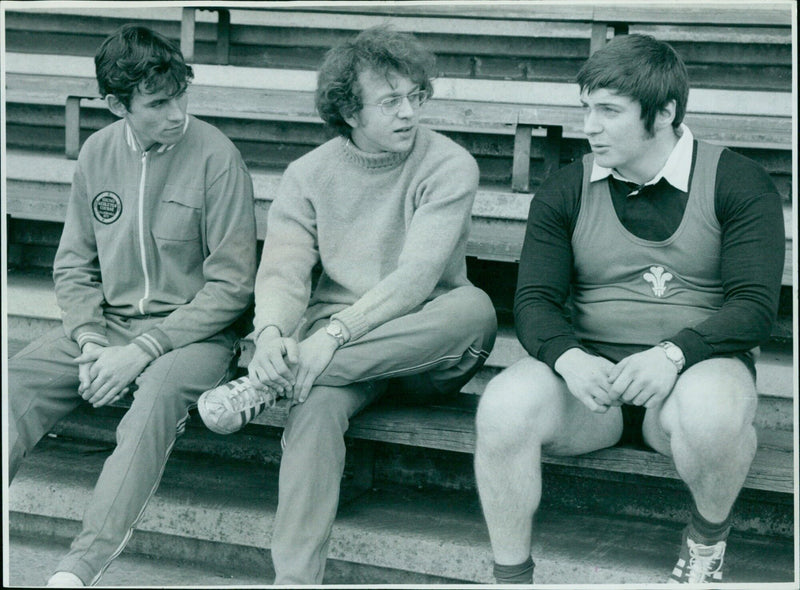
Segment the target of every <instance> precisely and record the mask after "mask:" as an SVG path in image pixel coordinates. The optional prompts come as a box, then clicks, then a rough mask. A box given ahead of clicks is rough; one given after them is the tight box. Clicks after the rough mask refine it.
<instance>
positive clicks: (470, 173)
mask: <svg viewBox="0 0 800 590" xmlns="http://www.w3.org/2000/svg"><path fill="white" fill-rule="evenodd" d="M478 179H479V171H478V165H477V163H476V162H475V160H474V158H472V156H470V155H469V154H466V153H464V154H463V155H462V154H461V152H459V153H458V154H457V155H455V156H453V157H451V158H448V159H447V160H444V161H442V162H441V163H440V164H439V165H438V166H436V167H435V169H434V171H433V172H432V173H431V174H430V175H429V176H428V177H427V178H426V179H425V180H424V181H423V184H422V186H421V187H420V188H419V189H418V190H420V191H421V198H420V200H419V207H418V208H417V209H416V211H415V212H414V215H413V217H412V219H411V223H410V224H409V227H408V230H407V233H406V238H405V242H404V244H403V248H402V250H401V252H400V256H399V258H398V261H397V268H396V269H395V270H394V271H392V272H391V273H389V274H388V275H386V276H385V277H384V278H383V279H382V280H381V281H380V282H378V283H377V284H376V285H375V286H374V287H372V288H371V289H369V290H368V291H367V292H366V293H364V294H363V295H362V296H361V297H360V298H359V299H358V300H357V301H356V302H355V303H353V304H352V305H351V306H350V307H347V308H345V309H343V310H341V311H339V312H338V313H335V314H334V315H333V316H332V317H333V318H335V319H337V320H339V321H340V322H342V323H343V324H344V326H345V327H346V328H347V330H348V331H349V333H350V339H351V340H355V339H357V338H360V337H361V336H363V335H364V334H365V333H367V332H368V331H370V330H372V329H374V328H375V327H377V326H380V325H381V324H383V323H385V322H387V321H389V320H391V319H394V318H396V317H399V316H401V315H403V314H406V313H408V312H410V311H411V310H412V309H414V308H415V307H417V306H418V305H420V304H421V303H423V302H424V301H425V300H426V299H427V298H428V297H429V296H430V294H431V293H432V292H433V290H434V289H435V287H436V285H437V284H438V282H439V280H440V279H441V277H442V274H443V273H444V270H445V268H446V267H447V265H448V264H449V263H450V262H451V260H452V259H453V256H454V254H455V251H456V247H457V245H458V243H459V241H460V240H461V239H462V238H463V237H464V236H465V235H466V234H467V233H468V232H469V224H470V220H471V215H472V205H473V203H474V201H475V194H476V192H477V190H478Z"/></svg>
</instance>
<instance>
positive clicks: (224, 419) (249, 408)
mask: <svg viewBox="0 0 800 590" xmlns="http://www.w3.org/2000/svg"><path fill="white" fill-rule="evenodd" d="M277 397H278V396H277V395H276V394H275V393H274V392H273V391H272V390H267V389H260V388H256V387H254V386H253V384H252V383H251V382H250V378H249V377H247V376H245V377H239V378H238V379H234V380H233V381H229V382H228V383H225V384H223V385H220V386H219V387H215V388H214V389H209V390H208V391H206V392H205V393H203V394H202V395H201V396H200V398H199V399H198V400H197V411H198V412H199V414H200V418H201V419H202V420H203V423H204V424H205V425H206V426H207V427H208V429H209V430H211V431H213V432H216V433H217V434H231V433H233V432H236V431H237V430H240V429H241V428H243V427H244V425H245V424H247V423H248V422H250V421H251V420H252V419H253V418H255V417H256V416H258V415H259V414H260V413H261V412H263V411H264V410H265V409H267V408H271V407H272V406H274V405H275V402H276V401H277Z"/></svg>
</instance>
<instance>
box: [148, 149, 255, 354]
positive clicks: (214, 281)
mask: <svg viewBox="0 0 800 590" xmlns="http://www.w3.org/2000/svg"><path fill="white" fill-rule="evenodd" d="M204 223H205V234H206V242H207V248H208V254H207V255H206V257H205V260H204V261H203V277H204V279H205V284H204V285H203V287H202V288H201V289H200V290H199V291H198V292H197V294H196V295H195V296H194V298H193V299H192V301H190V302H189V303H187V304H186V305H182V306H180V307H179V308H177V309H176V310H175V311H173V312H172V313H171V314H169V315H168V316H167V317H166V318H165V319H164V321H163V322H161V323H160V324H159V325H158V326H156V327H155V328H152V329H151V330H149V331H147V332H145V333H144V334H142V335H140V336H138V337H137V338H136V339H134V343H135V344H137V345H138V346H139V347H141V348H142V349H143V350H144V351H145V352H147V353H149V354H150V355H151V356H153V357H154V358H155V357H157V356H160V355H161V354H164V353H165V352H168V351H169V350H171V349H173V348H178V347H181V346H185V345H187V344H190V343H192V342H198V341H200V340H205V339H206V338H209V337H210V336H212V335H214V334H216V333H217V332H220V331H221V330H223V329H225V328H227V327H228V326H229V325H230V324H232V323H233V322H234V321H235V320H236V319H237V318H238V317H239V316H240V315H241V314H242V312H244V311H245V309H246V308H247V306H248V305H249V304H250V303H251V301H252V295H253V277H254V275H255V268H256V225H255V213H254V202H253V182H252V179H251V177H250V174H249V173H248V172H247V170H246V168H245V167H244V164H243V163H242V162H241V161H239V162H233V163H229V164H228V165H227V166H226V168H225V169H224V170H223V171H222V172H221V173H220V175H219V176H217V178H215V179H213V180H211V181H210V184H209V186H208V187H207V189H206V195H205V214H204Z"/></svg>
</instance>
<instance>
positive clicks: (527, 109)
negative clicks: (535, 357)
mask: <svg viewBox="0 0 800 590" xmlns="http://www.w3.org/2000/svg"><path fill="white" fill-rule="evenodd" d="M7 66H8V76H7V89H6V90H7V101H9V102H11V103H18V104H38V105H46V106H47V105H49V106H54V107H58V108H65V109H66V110H70V112H71V114H70V115H69V116H68V118H69V120H68V122H67V124H66V125H65V129H67V132H68V133H71V137H72V139H71V140H68V141H67V144H68V145H69V146H70V147H71V149H72V150H73V151H76V148H77V146H78V145H79V141H78V140H76V138H78V137H79V136H78V134H77V133H76V130H77V129H78V128H79V126H78V124H76V122H77V121H79V119H80V113H81V112H82V111H83V112H85V111H86V110H89V111H98V112H100V111H102V112H105V107H104V106H103V105H102V104H98V101H93V100H88V101H85V102H86V104H85V105H84V107H85V108H81V102H82V101H84V100H85V99H84V98H83V97H92V96H96V94H95V93H96V90H95V89H94V79H93V70H92V69H91V63H90V60H89V59H87V58H85V57H71V56H66V57H65V56H61V57H59V58H58V59H54V58H53V56H47V55H44V56H31V55H20V54H13V53H11V54H8V56H7ZM228 86H230V87H228ZM313 87H314V74H313V72H309V71H293V70H277V69H266V68H246V67H236V68H225V67H220V66H213V65H203V64H198V65H197V66H196V81H195V84H194V87H193V88H192V99H191V101H190V103H191V107H190V108H191V111H192V112H193V113H195V114H197V115H199V116H205V117H215V116H219V115H220V113H225V114H226V116H228V117H230V118H241V119H243V120H247V121H264V120H269V121H284V122H287V123H289V124H292V125H294V124H311V125H316V126H319V125H320V122H319V119H318V117H317V116H316V113H315V112H314V110H313V101H312V100H311V95H312V92H313ZM436 95H437V98H435V99H434V100H433V101H431V103H430V105H428V106H426V108H425V111H424V114H423V117H422V118H423V122H424V123H425V124H427V125H430V126H432V127H434V128H437V129H440V130H443V131H456V132H464V133H482V134H489V135H497V136H501V135H502V136H511V137H514V138H515V149H514V155H515V159H514V161H513V170H514V174H513V175H512V178H513V181H512V186H511V188H512V189H515V190H517V191H524V193H527V191H528V190H529V189H530V184H529V182H528V181H529V177H530V168H529V166H530V144H531V136H532V134H533V133H534V132H533V131H532V130H531V129H532V128H533V127H542V128H543V129H544V131H541V132H538V133H542V134H544V138H546V137H547V135H548V131H549V132H550V140H551V144H556V143H559V144H560V140H561V139H562V138H565V137H580V136H581V125H582V114H581V113H580V107H579V106H578V103H577V96H578V93H577V87H576V86H575V85H574V84H550V85H548V84H545V83H541V82H537V83H531V82H527V81H504V80H493V81H486V80H470V79H450V78H440V79H439V80H437V82H436ZM67 97H74V98H70V99H68V98H67ZM690 100H691V101H692V102H691V106H690V108H691V109H692V112H691V114H690V115H689V118H687V122H688V123H689V124H690V125H691V126H692V127H693V129H695V131H696V134H697V135H698V136H700V137H706V138H708V139H710V140H712V141H717V142H719V143H723V144H725V145H731V146H741V147H749V148H757V149H776V150H784V151H786V150H791V141H792V138H791V126H790V125H789V124H788V123H789V122H790V121H791V112H792V106H791V102H790V100H791V96H790V95H789V94H788V93H775V92H769V93H750V94H745V93H741V92H726V91H720V90H712V89H708V90H707V89H698V90H694V91H693V92H692V95H691V98H690ZM68 101H70V102H69V103H68ZM550 130H555V131H550ZM545 151H546V150H545ZM547 157H548V156H546V158H547ZM8 159H9V166H8V169H9V170H12V169H13V170H14V172H13V178H12V177H9V186H8V192H9V209H8V211H9V214H11V215H12V216H14V217H20V218H23V219H30V218H38V219H47V220H51V221H61V220H63V214H64V203H65V196H66V194H67V190H68V189H67V187H68V184H69V182H70V180H71V170H72V167H74V162H71V161H70V160H65V159H63V158H61V157H58V156H56V155H53V154H50V155H43V154H36V153H24V152H18V151H11V152H9V154H8ZM559 160H560V158H559V157H557V156H554V155H553V154H552V153H551V154H550V156H549V162H550V166H552V165H557V164H558V162H559ZM26 170H27V171H30V172H32V173H28V176H27V177H25V174H26V172H25V171H26ZM279 174H280V172H279V171H276V172H262V171H254V174H253V176H254V181H255V185H256V194H257V198H258V218H259V235H261V236H263V232H264V231H265V220H266V212H267V210H268V206H269V201H270V200H271V198H272V195H274V191H275V187H276V183H277V179H278V177H279ZM48 197H52V199H49V198H48ZM530 198H531V195H530V194H512V192H511V191H509V190H508V189H507V188H506V189H504V190H495V189H492V188H488V187H482V189H481V192H480V193H479V195H478V199H477V200H476V204H475V208H474V209H473V221H474V223H473V231H472V235H471V239H470V246H469V248H470V251H469V254H470V255H471V256H478V257H485V258H487V259H491V260H504V261H512V262H513V261H515V260H517V259H518V257H519V249H520V246H521V243H522V236H523V232H524V221H525V217H526V216H527V205H528V204H529V202H530ZM789 212H790V210H789V209H787V223H788V220H789V219H790V215H788V213H789ZM37 215H38V217H37ZM788 235H791V231H790V232H788ZM787 252H791V244H790V245H789V248H787ZM788 260H789V261H791V257H789V258H788ZM788 268H789V269H790V268H791V266H789V267H788ZM786 281H787V284H791V281H792V279H791V273H790V272H788V273H787V275H786ZM39 313H41V310H39ZM520 355H524V351H521V348H520V347H519V344H518V343H516V339H515V338H514V336H513V333H512V332H511V328H510V327H509V326H505V327H504V330H503V333H502V334H501V338H500V339H499V340H498V346H497V348H496V352H494V353H493V356H492V357H490V362H489V364H488V366H487V370H486V371H484V372H482V373H481V375H480V376H479V377H478V378H476V379H475V380H473V382H471V384H470V385H469V386H468V387H466V388H465V392H468V393H469V394H468V395H462V396H461V397H459V399H458V400H455V401H454V403H453V404H452V405H447V406H440V407H437V408H436V409H434V410H429V409H427V408H425V409H419V408H392V407H380V408H377V407H376V408H373V409H370V410H368V411H367V412H365V413H364V414H363V415H362V416H360V417H358V418H357V419H356V420H354V421H353V426H352V427H351V429H350V431H349V432H348V436H350V437H354V438H357V439H359V440H365V441H383V442H391V443H397V444H404V445H414V446H422V447H427V448H434V449H443V450H450V451H456V452H462V453H469V452H472V449H473V446H474V430H473V426H472V419H473V413H474V406H475V402H476V399H477V398H476V397H475V395H474V394H479V393H481V392H482V387H483V385H485V382H486V380H487V379H488V378H490V376H491V375H492V374H493V373H496V372H497V371H498V370H500V369H502V368H504V367H505V366H508V365H509V364H511V363H512V362H513V361H514V360H515V359H516V358H520ZM246 358H247V356H246V355H245V356H244V357H243V360H242V363H243V364H244V363H245V362H246ZM776 359H777V360H776ZM770 361H771V363H772V364H770V363H769V362H768V363H766V364H764V363H762V365H760V366H759V369H760V379H762V385H763V379H764V377H763V375H766V377H767V380H768V381H769V382H770V383H771V385H770V386H769V387H768V389H769V390H770V391H771V393H765V396H766V397H767V398H773V397H774V398H776V399H779V400H783V401H784V402H785V400H787V399H791V395H792V391H791V379H787V373H788V372H789V371H790V370H791V367H792V359H791V354H789V355H788V357H787V354H786V351H785V350H782V351H779V352H778V353H776V354H775V355H773V356H772V357H770ZM242 366H243V365H242ZM762 367H767V369H765V370H761V369H762ZM787 384H788V386H787ZM765 387H766V386H765ZM760 390H761V388H760ZM773 390H774V391H773ZM783 405H784V406H785V403H784V404H783ZM284 419H285V408H284V409H283V410H281V408H278V409H277V410H276V411H273V412H269V413H265V414H263V415H262V416H261V417H259V420H258V423H259V424H261V425H264V426H269V427H280V426H281V424H282V423H283V420H284ZM783 426H784V427H783V428H777V429H773V428H766V427H761V431H762V438H761V440H762V448H761V449H760V451H759V455H758V457H759V458H758V461H757V463H756V466H754V468H753V470H751V475H750V477H749V479H748V482H747V486H748V487H751V488H754V489H766V490H772V491H778V492H782V493H783V492H789V491H791V483H792V467H791V459H792V456H791V451H792V445H791V442H790V441H791V433H790V431H789V430H788V429H786V428H785V426H786V424H785V423H784V424H783ZM368 447H369V445H368ZM368 447H367V448H368ZM366 456H367V457H368V456H369V451H366ZM547 461H548V462H553V463H557V464H563V465H572V466H576V467H579V468H586V469H590V470H601V471H609V472H615V473H617V472H619V473H644V474H650V475H656V476H659V477H668V478H673V479H674V478H676V477H677V475H676V474H675V473H674V470H671V469H672V468H671V467H670V465H669V461H668V460H666V459H663V458H661V457H659V456H658V455H656V454H654V453H651V452H647V451H643V450H641V449H627V448H614V449H607V450H605V451H601V452H599V453H594V454H591V455H587V456H584V457H579V458H574V459H559V458H554V457H549V458H548V459H547ZM362 464H363V465H364V469H366V470H367V471H366V472H362V475H361V476H360V478H361V479H362V480H363V481H369V474H368V470H369V461H363V462H362Z"/></svg>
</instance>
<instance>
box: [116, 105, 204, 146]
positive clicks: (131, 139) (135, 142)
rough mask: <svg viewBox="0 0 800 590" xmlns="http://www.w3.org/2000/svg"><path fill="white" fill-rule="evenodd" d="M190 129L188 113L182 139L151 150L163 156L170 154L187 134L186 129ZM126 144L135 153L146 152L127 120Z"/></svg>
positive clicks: (160, 144) (158, 144) (159, 144)
mask: <svg viewBox="0 0 800 590" xmlns="http://www.w3.org/2000/svg"><path fill="white" fill-rule="evenodd" d="M188 127H189V115H188V113H187V115H186V119H185V121H184V122H183V133H181V136H180V138H179V139H178V141H176V142H175V143H157V144H154V145H153V147H152V148H151V151H155V152H157V153H159V154H163V153H164V152H168V151H169V150H171V149H172V148H174V147H175V146H176V145H178V143H180V141H181V139H183V136H184V135H185V134H186V129H187V128H188ZM125 143H127V144H128V147H130V148H131V149H132V150H133V151H135V152H137V153H141V152H143V151H145V149H144V148H143V147H142V146H141V144H140V143H139V138H137V137H136V133H134V131H133V128H132V127H131V126H130V124H129V123H128V121H127V120H125Z"/></svg>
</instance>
